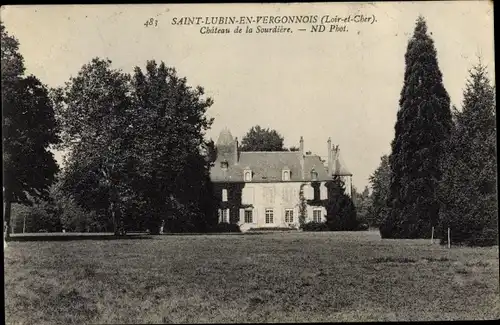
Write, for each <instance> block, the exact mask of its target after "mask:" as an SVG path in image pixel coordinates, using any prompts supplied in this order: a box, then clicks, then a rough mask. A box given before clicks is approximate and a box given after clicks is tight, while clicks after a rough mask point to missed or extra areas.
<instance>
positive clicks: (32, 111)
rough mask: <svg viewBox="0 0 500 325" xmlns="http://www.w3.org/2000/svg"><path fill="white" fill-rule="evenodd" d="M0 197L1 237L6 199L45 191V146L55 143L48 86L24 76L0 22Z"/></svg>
mask: <svg viewBox="0 0 500 325" xmlns="http://www.w3.org/2000/svg"><path fill="white" fill-rule="evenodd" d="M1 64H2V111H3V116H2V141H3V171H4V174H3V184H4V185H3V198H4V222H5V224H6V238H8V237H9V234H10V231H11V227H10V214H11V203H12V202H18V203H21V204H31V203H33V202H37V201H39V200H40V199H45V198H47V197H48V195H49V188H50V185H51V184H52V183H53V181H54V180H55V175H56V173H57V172H58V169H59V168H58V165H57V163H56V161H55V159H54V156H53V154H52V152H50V150H49V148H50V146H51V145H52V144H56V143H58V142H59V137H58V125H57V123H56V119H55V116H54V108H53V103H52V102H51V100H50V98H49V93H48V90H47V88H46V87H45V86H44V85H43V84H42V83H41V82H40V81H39V80H38V79H37V78H36V77H35V76H32V75H31V76H28V77H24V76H23V74H24V64H23V57H22V55H21V54H20V53H19V42H18V41H17V39H16V38H14V37H13V36H10V35H9V34H8V33H7V31H6V29H5V27H4V26H3V25H1Z"/></svg>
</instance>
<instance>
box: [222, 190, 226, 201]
mask: <svg viewBox="0 0 500 325" xmlns="http://www.w3.org/2000/svg"><path fill="white" fill-rule="evenodd" d="M222 202H227V190H226V189H223V190H222Z"/></svg>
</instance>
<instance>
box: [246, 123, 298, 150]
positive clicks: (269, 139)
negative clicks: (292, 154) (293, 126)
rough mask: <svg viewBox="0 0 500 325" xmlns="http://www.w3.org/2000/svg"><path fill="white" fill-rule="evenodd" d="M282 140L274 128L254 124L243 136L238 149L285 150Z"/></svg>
mask: <svg viewBox="0 0 500 325" xmlns="http://www.w3.org/2000/svg"><path fill="white" fill-rule="evenodd" d="M283 140H284V139H283V137H282V136H281V135H280V134H279V133H278V132H277V131H276V130H271V129H269V128H267V129H264V128H262V127H260V126H259V125H256V126H253V127H252V128H251V129H250V130H249V131H248V132H247V134H245V136H243V139H242V140H241V147H240V149H241V151H286V149H285V147H284V146H283ZM290 151H292V150H290Z"/></svg>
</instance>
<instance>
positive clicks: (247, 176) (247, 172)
mask: <svg viewBox="0 0 500 325" xmlns="http://www.w3.org/2000/svg"><path fill="white" fill-rule="evenodd" d="M243 179H244V180H245V182H251V181H252V170H251V169H250V168H245V170H244V171H243Z"/></svg>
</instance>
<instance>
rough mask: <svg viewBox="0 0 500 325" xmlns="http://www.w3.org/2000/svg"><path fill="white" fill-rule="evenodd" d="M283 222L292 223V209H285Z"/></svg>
mask: <svg viewBox="0 0 500 325" xmlns="http://www.w3.org/2000/svg"><path fill="white" fill-rule="evenodd" d="M285 222H287V223H292V222H293V209H286V210H285Z"/></svg>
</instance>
